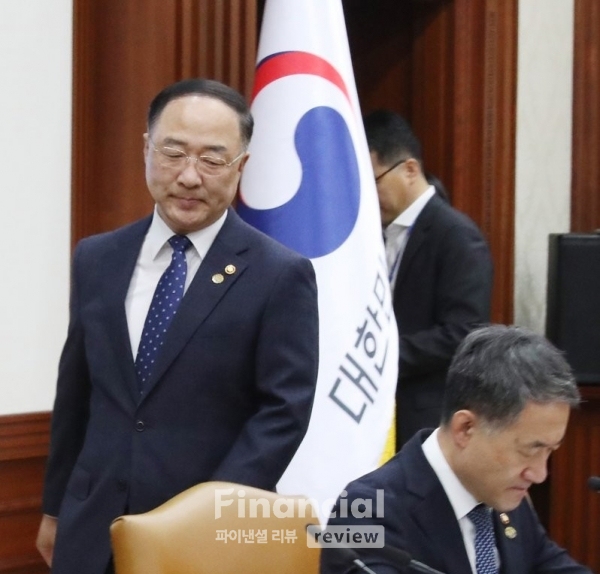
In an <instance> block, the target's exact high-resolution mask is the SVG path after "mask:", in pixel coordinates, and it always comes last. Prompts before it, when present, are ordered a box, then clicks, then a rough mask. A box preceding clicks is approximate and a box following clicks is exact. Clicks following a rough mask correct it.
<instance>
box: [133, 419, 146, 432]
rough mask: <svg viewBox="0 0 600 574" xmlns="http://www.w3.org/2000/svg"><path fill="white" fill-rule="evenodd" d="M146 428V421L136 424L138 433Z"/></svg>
mask: <svg viewBox="0 0 600 574" xmlns="http://www.w3.org/2000/svg"><path fill="white" fill-rule="evenodd" d="M145 426H146V425H144V421H136V423H135V430H136V431H138V432H143V431H144V429H145Z"/></svg>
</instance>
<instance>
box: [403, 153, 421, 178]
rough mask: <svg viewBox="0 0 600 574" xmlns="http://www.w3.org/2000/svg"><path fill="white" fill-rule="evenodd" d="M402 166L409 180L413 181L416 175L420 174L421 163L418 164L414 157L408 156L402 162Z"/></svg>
mask: <svg viewBox="0 0 600 574" xmlns="http://www.w3.org/2000/svg"><path fill="white" fill-rule="evenodd" d="M403 168H404V173H405V174H406V175H407V177H408V178H409V179H410V180H411V181H414V180H415V179H416V178H417V177H418V176H420V175H422V173H421V164H419V162H418V161H417V160H416V159H415V158H414V157H410V158H408V159H407V160H406V161H405V162H404V164H403Z"/></svg>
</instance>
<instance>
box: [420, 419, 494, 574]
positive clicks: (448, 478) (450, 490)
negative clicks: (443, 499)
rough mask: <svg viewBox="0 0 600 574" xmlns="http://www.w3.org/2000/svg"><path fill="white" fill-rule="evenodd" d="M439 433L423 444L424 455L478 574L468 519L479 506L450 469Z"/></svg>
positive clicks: (472, 526)
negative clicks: (452, 513) (437, 481)
mask: <svg viewBox="0 0 600 574" xmlns="http://www.w3.org/2000/svg"><path fill="white" fill-rule="evenodd" d="M438 431H439V429H436V430H435V431H433V433H431V435H429V436H428V437H427V439H426V440H425V442H424V443H423V454H424V455H425V458H426V459H427V462H429V464H430V465H431V468H433V471H434V472H435V474H436V476H437V477H438V479H439V481H440V482H441V484H442V488H443V489H444V491H445V492H446V496H447V497H448V500H449V501H450V504H451V505H452V508H453V510H454V514H455V515H456V520H458V525H459V526H460V531H461V533H462V537H463V541H464V543H465V549H466V551H467V556H468V557H469V562H470V563H471V569H472V570H473V574H477V570H476V568H475V526H474V524H473V523H472V522H471V521H470V520H469V518H468V517H467V514H469V512H471V510H473V508H475V507H476V506H477V504H479V502H478V501H477V500H476V499H475V497H474V496H473V495H472V494H471V493H470V492H469V491H468V490H467V489H466V488H465V487H464V486H463V485H462V483H461V482H460V480H459V479H458V477H457V476H456V474H454V471H453V470H452V469H451V468H450V465H449V464H448V461H447V460H446V457H445V456H444V453H443V452H442V449H441V447H440V443H439V442H438ZM496 565H497V566H499V565H500V557H499V554H498V549H497V548H496Z"/></svg>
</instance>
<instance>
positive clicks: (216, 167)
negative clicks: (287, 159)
mask: <svg viewBox="0 0 600 574" xmlns="http://www.w3.org/2000/svg"><path fill="white" fill-rule="evenodd" d="M150 143H151V144H152V147H153V149H154V151H155V152H156V154H157V159H158V163H159V164H160V165H161V166H162V167H165V168H168V169H173V170H177V171H180V170H183V169H185V167H187V165H188V163H190V161H193V162H195V163H196V170H197V171H198V172H199V173H200V174H202V175H208V176H214V175H222V174H223V173H225V172H226V171H227V169H228V168H230V167H231V166H232V165H233V164H234V163H235V162H236V161H238V160H240V159H241V158H242V157H243V156H244V154H245V153H246V152H245V151H243V152H242V153H240V155H238V156H237V157H235V158H233V159H232V160H231V161H229V162H228V161H226V160H224V159H223V158H221V157H213V156H210V155H200V156H198V157H194V156H191V155H187V154H186V153H185V152H184V151H183V150H180V149H178V148H174V147H169V146H162V147H156V146H155V145H154V142H153V141H152V140H150Z"/></svg>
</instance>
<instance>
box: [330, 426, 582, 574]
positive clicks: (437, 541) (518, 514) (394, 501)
mask: <svg viewBox="0 0 600 574" xmlns="http://www.w3.org/2000/svg"><path fill="white" fill-rule="evenodd" d="M430 433H431V430H427V431H421V432H419V433H418V434H417V435H416V436H414V437H413V438H412V439H411V440H410V441H409V442H408V443H407V444H406V445H405V446H404V448H403V449H402V450H401V451H400V453H398V454H397V455H396V456H395V457H394V458H393V459H391V460H390V461H389V462H388V463H387V464H386V465H384V466H383V467H381V468H379V469H377V470H375V471H374V472H372V473H370V474H367V475H365V476H364V477H362V478H360V479H358V480H356V481H354V482H352V483H350V485H348V486H347V487H346V491H347V492H348V496H347V499H348V505H347V508H348V509H350V508H352V501H354V500H356V499H365V500H372V501H375V500H376V492H377V489H383V491H384V509H383V514H384V517H383V518H369V519H366V518H365V519H356V518H352V517H348V518H341V517H338V518H332V519H330V521H329V524H330V525H349V524H381V525H383V526H384V528H385V544H386V545H390V546H393V547H395V548H399V549H402V550H405V551H406V552H408V553H409V554H410V555H411V556H412V558H413V559H414V560H418V561H420V562H423V563H425V564H427V565H428V566H430V567H432V568H435V569H437V570H440V571H441V572H445V573H446V574H470V572H471V566H470V563H469V559H468V557H467V552H466V550H465V546H464V542H463V539H462V534H461V531H460V526H459V524H458V521H457V520H456V515H455V514H454V510H453V509H452V506H451V504H450V501H449V500H448V497H447V496H446V493H445V491H444V489H443V487H442V485H441V483H440V481H439V480H438V478H437V476H436V474H435V472H434V471H433V469H432V468H431V466H430V465H429V463H428V462H427V459H426V458H425V455H424V454H423V449H422V447H421V445H422V443H423V441H424V440H425V439H426V438H427V436H429V434H430ZM373 508H374V509H375V503H374V502H373ZM339 509H340V506H339V501H338V504H337V505H336V507H335V508H334V511H336V512H337V513H338V514H339ZM349 514H350V513H349ZM507 514H508V516H509V519H510V525H511V526H513V528H515V529H516V531H517V536H516V537H515V538H512V539H511V538H508V537H507V536H506V535H505V534H504V528H505V527H504V526H503V525H501V523H500V520H499V517H498V514H497V513H496V512H494V521H495V526H496V544H497V546H498V551H499V554H500V561H501V570H500V571H501V573H505V574H534V573H538V574H541V573H547V574H550V573H553V574H559V573H563V574H584V573H586V574H589V573H590V570H588V569H587V568H585V567H583V566H581V565H579V564H577V563H576V562H575V561H574V560H573V559H572V558H571V557H570V556H569V555H568V554H567V553H566V551H565V550H563V549H562V548H560V547H558V546H557V545H556V544H554V543H553V542H552V541H551V540H550V539H549V538H548V536H547V534H546V532H545V531H544V529H543V528H542V526H541V525H540V523H539V520H538V518H537V516H536V514H535V513H534V512H533V510H532V509H531V507H530V505H529V503H528V502H527V501H526V500H524V501H523V502H522V503H521V504H520V505H519V506H518V507H517V508H516V509H515V510H514V511H512V512H509V513H507ZM358 552H359V554H360V557H361V559H362V560H363V562H365V563H366V564H367V566H369V567H370V568H372V569H373V570H374V571H375V572H376V573H377V574H397V573H398V572H401V570H400V569H399V568H396V567H394V564H393V563H392V562H390V561H389V559H385V558H380V557H379V556H378V554H377V550H375V549H368V550H366V549H362V550H358ZM322 557H323V558H322V569H321V572H322V574H334V573H342V572H348V573H349V572H358V570H354V569H353V568H354V567H353V566H351V565H348V563H347V562H346V563H345V564H343V563H342V560H340V557H339V555H337V554H336V553H335V551H333V550H324V551H323V554H322Z"/></svg>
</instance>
